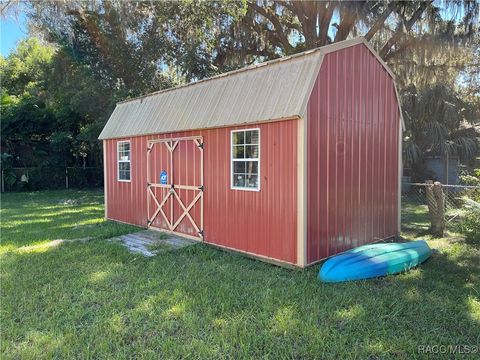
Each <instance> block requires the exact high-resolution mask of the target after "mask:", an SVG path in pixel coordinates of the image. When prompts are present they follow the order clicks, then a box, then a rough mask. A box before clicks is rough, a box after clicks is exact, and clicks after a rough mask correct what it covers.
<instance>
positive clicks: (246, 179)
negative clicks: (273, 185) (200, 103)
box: [230, 129, 260, 191]
mask: <svg viewBox="0 0 480 360" xmlns="http://www.w3.org/2000/svg"><path fill="white" fill-rule="evenodd" d="M230 174H231V188H232V189H236V190H250V191H259V190H260V129H245V130H243V129H242V130H232V132H231V169H230Z"/></svg>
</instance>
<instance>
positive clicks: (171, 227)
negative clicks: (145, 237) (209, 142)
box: [147, 136, 204, 239]
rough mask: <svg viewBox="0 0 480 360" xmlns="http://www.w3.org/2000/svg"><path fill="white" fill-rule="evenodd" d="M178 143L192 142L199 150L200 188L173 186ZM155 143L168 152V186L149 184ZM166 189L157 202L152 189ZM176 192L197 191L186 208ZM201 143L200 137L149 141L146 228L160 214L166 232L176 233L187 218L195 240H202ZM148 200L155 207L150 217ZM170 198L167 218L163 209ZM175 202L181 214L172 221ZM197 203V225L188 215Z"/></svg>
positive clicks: (202, 188) (202, 189)
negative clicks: (160, 144) (161, 144)
mask: <svg viewBox="0 0 480 360" xmlns="http://www.w3.org/2000/svg"><path fill="white" fill-rule="evenodd" d="M180 141H193V142H194V144H195V145H196V148H197V149H199V151H200V182H201V184H202V185H201V186H192V185H180V184H174V183H173V179H174V177H173V174H174V167H173V153H174V151H175V149H176V148H177V145H178V143H179V142H180ZM156 143H163V144H164V145H165V147H166V148H167V150H168V151H169V162H170V172H171V175H170V178H171V180H172V183H170V184H158V183H152V182H150V152H151V151H152V150H153V147H154V145H155V144H156ZM157 187H158V188H168V189H169V190H168V192H167V193H166V195H165V196H164V197H163V199H161V200H159V199H158V198H157V197H156V195H155V191H154V188H157ZM177 189H178V190H181V189H184V190H191V191H198V193H197V195H196V196H195V197H194V198H193V200H192V201H191V202H190V203H189V204H188V205H187V206H186V205H185V203H184V202H183V201H182V199H181V198H180V196H179V194H178V192H177ZM203 191H204V187H203V141H202V137H196V136H193V137H184V138H175V139H158V140H150V141H149V146H148V147H147V217H148V219H147V227H150V226H152V224H153V222H154V220H155V218H156V217H157V216H158V215H159V214H160V215H161V216H162V218H163V220H164V221H165V223H166V224H167V226H168V229H167V230H168V231H170V232H172V233H178V232H177V231H176V229H177V227H178V225H180V223H181V222H182V220H183V219H184V218H185V217H187V218H188V219H189V221H190V223H191V225H192V226H193V228H194V229H195V231H196V233H197V234H198V236H196V237H195V238H198V239H203V236H204V232H203ZM150 198H152V199H153V201H154V202H155V205H156V209H155V211H154V212H153V214H152V215H151V216H150ZM170 198H172V201H171V206H170V214H169V215H170V216H168V215H167V214H166V213H165V211H164V207H165V205H166V204H167V201H168V199H170ZM175 201H177V202H178V204H179V205H180V208H181V210H182V213H181V214H180V216H178V218H176V219H174V213H173V204H174V202H175ZM197 202H200V224H197V222H196V221H195V219H194V218H193V217H192V215H191V214H190V211H191V210H192V208H193V207H194V206H195V204H197ZM178 234H180V235H185V234H183V233H178Z"/></svg>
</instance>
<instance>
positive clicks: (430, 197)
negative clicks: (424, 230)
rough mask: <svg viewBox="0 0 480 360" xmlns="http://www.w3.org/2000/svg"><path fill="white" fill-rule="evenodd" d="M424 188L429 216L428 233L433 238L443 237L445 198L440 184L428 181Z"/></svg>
mask: <svg viewBox="0 0 480 360" xmlns="http://www.w3.org/2000/svg"><path fill="white" fill-rule="evenodd" d="M426 183H427V186H426V188H425V192H426V198H427V206H428V212H429V214H430V223H431V227H430V231H431V233H432V235H433V236H436V237H443V232H444V230H445V198H444V196H443V188H442V184H440V183H439V182H438V181H435V182H433V181H432V180H428V181H427V182H426Z"/></svg>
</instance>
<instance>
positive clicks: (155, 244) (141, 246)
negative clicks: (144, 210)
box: [108, 230, 195, 257]
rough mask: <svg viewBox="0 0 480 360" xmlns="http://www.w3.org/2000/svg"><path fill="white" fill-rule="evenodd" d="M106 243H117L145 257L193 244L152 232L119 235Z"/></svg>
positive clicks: (192, 242) (189, 241)
mask: <svg viewBox="0 0 480 360" xmlns="http://www.w3.org/2000/svg"><path fill="white" fill-rule="evenodd" d="M108 241H118V242H120V243H121V244H122V245H123V246H125V247H126V248H127V249H128V250H129V251H130V252H132V253H139V254H142V255H144V256H147V257H152V256H155V255H157V254H158V253H161V252H164V251H167V250H175V249H181V248H183V247H185V246H190V245H193V244H195V241H193V240H187V239H184V238H181V237H178V236H173V235H167V234H165V233H160V232H158V231H152V230H144V231H139V232H136V233H131V234H126V235H120V236H117V237H114V238H111V239H109V240H108Z"/></svg>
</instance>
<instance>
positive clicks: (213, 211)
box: [106, 120, 298, 264]
mask: <svg viewBox="0 0 480 360" xmlns="http://www.w3.org/2000/svg"><path fill="white" fill-rule="evenodd" d="M297 122H298V121H297V120H286V121H278V122H270V123H264V124H255V125H252V126H238V127H232V128H219V129H209V130H199V131H189V132H181V133H175V134H159V135H153V136H139V137H133V138H127V139H115V140H106V142H107V174H106V178H107V213H108V218H109V219H112V220H117V221H122V222H126V223H130V224H135V225H139V226H143V227H145V226H146V220H147V196H146V182H147V180H146V164H147V157H146V149H147V140H148V139H160V138H167V137H168V138H171V137H182V136H192V135H201V136H203V141H204V144H205V147H204V183H205V184H204V185H205V192H204V231H205V241H206V242H208V243H212V244H216V245H220V246H225V247H229V248H233V249H237V250H241V251H245V252H249V253H252V254H256V255H260V256H265V257H269V258H272V259H276V260H280V261H283V262H288V263H292V264H294V263H296V261H297V236H296V233H297ZM242 128H260V132H261V135H260V136H261V139H260V146H261V149H260V157H261V158H260V174H261V184H260V187H261V189H260V191H259V192H255V191H242V190H231V189H230V131H231V130H232V129H242ZM121 140H130V141H131V149H132V150H131V151H132V152H131V157H132V160H131V169H132V170H131V172H132V173H131V177H132V180H131V182H130V183H126V182H118V181H117V153H116V151H117V148H116V146H117V145H116V144H117V142H118V141H121ZM160 145H162V144H156V145H155V147H160ZM162 146H163V145H162ZM179 146H180V145H179ZM179 150H182V149H179ZM179 150H175V151H179ZM153 154H154V155H153V156H152V157H153V160H151V161H153V162H154V164H156V165H155V166H153V167H152V168H151V169H152V172H151V177H152V179H156V181H157V182H158V176H159V171H160V169H161V168H162V166H164V165H162V164H161V161H162V156H163V155H162V153H161V152H153ZM180 154H182V155H178V156H182V157H185V159H189V162H190V163H191V167H190V166H187V165H186V162H182V163H183V164H184V165H183V167H182V168H180V169H178V170H175V171H177V175H178V176H180V177H181V178H183V179H185V182H192V181H194V182H196V181H197V180H198V179H195V180H194V176H195V175H193V173H194V171H193V169H195V168H196V167H197V166H198V159H196V158H195V155H194V153H193V149H191V150H188V149H183V151H181V152H180ZM165 161H166V160H165V159H163V162H165ZM174 168H175V165H174ZM177 168H178V167H177ZM182 182H183V180H182ZM160 192H161V191H160V190H158V194H159V196H160ZM185 196H187V195H185ZM152 204H153V203H151V205H152ZM152 206H153V205H152ZM177 210H178V209H177ZM197 211H198V209H197V208H196V209H194V211H192V214H193V215H194V217H198V215H197ZM157 225H161V224H157Z"/></svg>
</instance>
